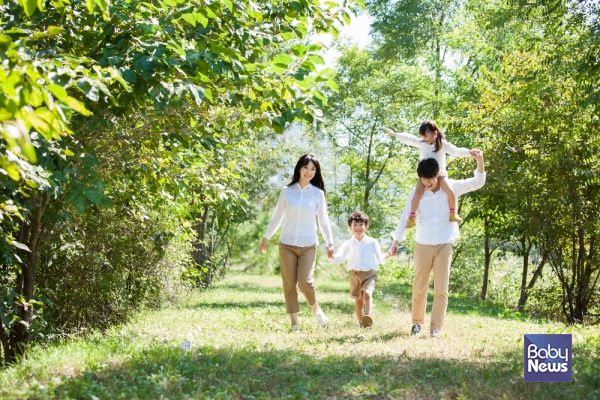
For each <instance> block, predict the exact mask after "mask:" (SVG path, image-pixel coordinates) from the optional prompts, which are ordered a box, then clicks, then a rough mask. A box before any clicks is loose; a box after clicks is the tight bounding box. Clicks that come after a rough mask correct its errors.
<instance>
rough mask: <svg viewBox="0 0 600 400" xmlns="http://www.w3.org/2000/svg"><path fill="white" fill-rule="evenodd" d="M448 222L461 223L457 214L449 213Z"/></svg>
mask: <svg viewBox="0 0 600 400" xmlns="http://www.w3.org/2000/svg"><path fill="white" fill-rule="evenodd" d="M450 222H463V220H462V218H461V217H459V216H458V213H455V212H451V213H450Z"/></svg>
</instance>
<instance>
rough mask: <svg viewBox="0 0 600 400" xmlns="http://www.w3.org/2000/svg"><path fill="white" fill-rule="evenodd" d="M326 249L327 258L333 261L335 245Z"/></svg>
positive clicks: (330, 245)
mask: <svg viewBox="0 0 600 400" xmlns="http://www.w3.org/2000/svg"><path fill="white" fill-rule="evenodd" d="M326 249H327V258H329V259H330V260H333V258H334V255H333V243H330V244H328V245H327V247H326Z"/></svg>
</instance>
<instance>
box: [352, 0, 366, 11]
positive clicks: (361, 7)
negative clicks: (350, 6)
mask: <svg viewBox="0 0 600 400" xmlns="http://www.w3.org/2000/svg"><path fill="white" fill-rule="evenodd" d="M354 1H355V2H356V4H358V6H359V7H360V9H361V10H364V9H366V7H365V2H364V1H363V0H354Z"/></svg>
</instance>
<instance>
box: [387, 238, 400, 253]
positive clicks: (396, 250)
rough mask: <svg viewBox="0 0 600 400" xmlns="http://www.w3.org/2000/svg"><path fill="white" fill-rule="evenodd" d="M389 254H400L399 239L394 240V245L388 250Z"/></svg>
mask: <svg viewBox="0 0 600 400" xmlns="http://www.w3.org/2000/svg"><path fill="white" fill-rule="evenodd" d="M387 253H388V255H389V257H392V256H395V255H396V254H398V241H397V240H394V241H393V242H392V245H391V246H390V249H389V250H388V252H387Z"/></svg>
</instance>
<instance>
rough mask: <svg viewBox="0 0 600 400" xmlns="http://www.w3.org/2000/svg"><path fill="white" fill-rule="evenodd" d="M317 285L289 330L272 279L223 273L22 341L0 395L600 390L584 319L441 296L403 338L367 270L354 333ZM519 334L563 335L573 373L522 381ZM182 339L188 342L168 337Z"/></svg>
mask: <svg viewBox="0 0 600 400" xmlns="http://www.w3.org/2000/svg"><path fill="white" fill-rule="evenodd" d="M316 287H317V294H318V296H319V301H320V303H321V306H322V308H323V310H324V311H325V313H326V314H327V315H328V317H329V318H330V320H331V323H330V326H328V327H327V328H325V329H323V328H321V327H320V326H318V324H317V322H316V320H315V319H314V317H313V316H312V313H311V312H310V309H309V307H308V306H307V305H303V306H302V310H301V312H300V315H299V317H300V326H301V328H302V331H301V332H300V333H290V332H289V319H288V317H287V315H286V313H285V308H284V304H283V292H282V289H281V282H280V278H279V277H277V276H257V275H242V274H232V275H230V276H229V277H228V278H227V279H225V280H223V281H221V282H219V283H217V284H216V285H215V286H214V287H213V288H212V289H211V290H209V291H206V292H201V293H196V294H193V295H191V296H190V297H188V298H187V299H184V300H183V301H182V302H180V303H178V304H176V305H173V306H170V307H168V308H164V309H162V310H158V311H146V312H143V313H141V314H139V315H138V316H137V317H136V318H135V319H134V320H133V321H131V322H130V323H128V324H127V325H125V326H122V327H118V328H114V329H112V330H111V331H109V332H106V333H105V334H103V335H101V334H97V335H96V336H92V337H88V338H85V339H84V338H82V339H77V340H71V341H67V342H65V343H61V344H54V345H52V346H50V347H45V348H42V347H37V348H34V349H33V350H32V351H31V353H30V358H29V359H28V360H26V361H25V362H24V363H22V364H20V365H17V366H14V367H11V368H9V369H5V370H3V371H0V397H1V398H7V399H13V398H31V399H37V398H42V399H43V398H59V399H118V398H124V399H138V398H151V399H195V398H215V399H238V398H243V399H252V398H374V399H388V398H434V399H446V398H448V399H458V398H477V399H489V398H491V399H497V398H507V399H513V398H539V399H550V398H552V399H557V398H566V399H567V398H568V399H598V398H600V379H599V377H600V361H599V359H598V355H599V354H600V333H599V331H598V328H597V327H596V328H581V327H568V326H565V325H562V324H558V323H549V322H543V321H535V320H529V319H524V318H510V317H506V316H505V315H504V314H503V313H502V312H500V311H499V309H496V308H494V306H493V305H490V304H489V303H485V304H484V303H478V302H476V301H474V300H472V299H468V298H458V297H453V296H452V293H451V296H450V301H449V302H450V305H449V310H448V315H447V318H446V321H445V325H444V330H443V335H442V337H441V338H429V337H427V335H424V336H423V337H420V338H415V337H411V336H409V330H410V326H411V318H410V293H411V288H410V287H409V286H407V285H401V284H398V283H386V282H381V281H380V282H379V283H378V291H377V292H376V298H375V299H374V311H373V316H374V321H375V324H374V327H373V329H372V330H370V331H364V330H361V329H360V328H359V327H358V323H357V321H356V319H355V317H354V315H353V312H354V301H353V300H352V299H351V298H350V297H349V296H348V284H347V282H345V281H344V282H340V281H324V280H319V279H317V282H316ZM430 294H431V293H430ZM300 298H301V300H303V297H302V295H300ZM429 304H431V301H430V302H429ZM428 312H429V309H428ZM424 329H425V330H426V331H427V332H428V326H427V325H426V326H424ZM528 333H572V334H573V355H574V359H573V383H524V382H523V335H524V334H528ZM184 340H189V341H191V342H192V348H191V350H190V351H184V350H182V349H180V348H179V345H180V344H181V343H182V342H183V341H184Z"/></svg>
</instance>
